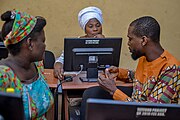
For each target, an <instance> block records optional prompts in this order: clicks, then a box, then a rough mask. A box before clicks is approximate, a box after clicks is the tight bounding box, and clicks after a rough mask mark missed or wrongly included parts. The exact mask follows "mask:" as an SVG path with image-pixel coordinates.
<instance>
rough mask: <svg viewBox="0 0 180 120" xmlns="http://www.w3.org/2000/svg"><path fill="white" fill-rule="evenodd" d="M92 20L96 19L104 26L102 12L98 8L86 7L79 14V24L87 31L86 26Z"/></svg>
mask: <svg viewBox="0 0 180 120" xmlns="http://www.w3.org/2000/svg"><path fill="white" fill-rule="evenodd" d="M92 18H96V19H97V20H98V21H99V22H100V23H101V24H102V23H103V18H102V11H101V10H100V9H99V8H97V7H86V8H84V9H82V10H81V11H80V12H79V14H78V22H79V25H80V27H81V28H82V29H83V30H85V26H86V24H87V23H88V21H89V20H90V19H92Z"/></svg>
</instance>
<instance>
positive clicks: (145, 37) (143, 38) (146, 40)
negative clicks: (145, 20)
mask: <svg viewBox="0 0 180 120" xmlns="http://www.w3.org/2000/svg"><path fill="white" fill-rule="evenodd" d="M147 43H148V38H147V36H142V43H141V45H142V46H145V45H146V44H147Z"/></svg>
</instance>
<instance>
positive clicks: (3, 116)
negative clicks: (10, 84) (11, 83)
mask: <svg viewBox="0 0 180 120" xmlns="http://www.w3.org/2000/svg"><path fill="white" fill-rule="evenodd" d="M0 120H24V107H23V101H22V97H21V95H20V94H16V93H6V92H0Z"/></svg>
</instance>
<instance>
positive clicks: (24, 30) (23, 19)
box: [4, 10, 37, 46]
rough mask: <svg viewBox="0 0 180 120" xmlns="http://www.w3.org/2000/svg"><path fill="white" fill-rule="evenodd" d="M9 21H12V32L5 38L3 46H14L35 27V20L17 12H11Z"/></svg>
mask: <svg viewBox="0 0 180 120" xmlns="http://www.w3.org/2000/svg"><path fill="white" fill-rule="evenodd" d="M11 19H14V23H13V27H12V30H11V31H10V32H9V34H8V35H7V36H6V38H5V41H4V45H5V46H8V45H10V44H16V43H18V42H20V41H21V40H23V39H24V38H25V37H26V36H27V35H29V34H30V32H31V31H32V30H33V28H34V26H35V25H36V21H37V18H35V17H33V16H31V15H28V14H27V13H25V12H20V11H18V10H13V11H11Z"/></svg>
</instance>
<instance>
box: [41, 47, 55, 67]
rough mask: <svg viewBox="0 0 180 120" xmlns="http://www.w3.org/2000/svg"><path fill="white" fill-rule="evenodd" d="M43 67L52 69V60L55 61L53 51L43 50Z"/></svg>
mask: <svg viewBox="0 0 180 120" xmlns="http://www.w3.org/2000/svg"><path fill="white" fill-rule="evenodd" d="M43 62H44V68H45V69H53V68H54V62H55V57H54V54H53V52H51V51H49V50H46V51H45V58H44V61H43Z"/></svg>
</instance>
